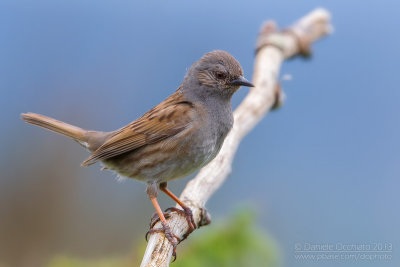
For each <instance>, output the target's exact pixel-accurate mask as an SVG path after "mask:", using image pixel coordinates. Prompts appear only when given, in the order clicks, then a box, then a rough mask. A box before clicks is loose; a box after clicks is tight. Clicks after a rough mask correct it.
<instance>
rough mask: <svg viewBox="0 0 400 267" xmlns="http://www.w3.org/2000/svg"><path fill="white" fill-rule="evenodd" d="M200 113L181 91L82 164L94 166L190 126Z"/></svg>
mask: <svg viewBox="0 0 400 267" xmlns="http://www.w3.org/2000/svg"><path fill="white" fill-rule="evenodd" d="M197 116H198V114H196V111H195V109H194V106H193V104H192V103H191V102H188V101H184V100H183V99H182V96H181V94H180V93H179V90H178V91H176V92H175V93H174V94H172V95H171V96H170V97H168V98H167V99H165V100H164V101H163V102H161V103H160V104H159V105H157V106H156V107H154V108H153V109H151V110H150V111H148V112H147V113H146V114H144V115H143V116H142V117H141V118H139V119H137V120H136V121H134V122H132V123H130V124H128V125H127V126H125V127H124V128H122V129H120V130H118V131H116V133H115V134H114V135H113V136H112V137H111V138H110V139H108V140H107V141H106V142H105V143H104V144H103V145H102V146H100V147H99V148H98V149H97V150H96V151H94V152H93V153H92V154H91V155H90V157H89V158H88V159H87V160H85V161H84V162H83V163H82V165H83V166H87V165H91V164H93V163H95V162H97V161H99V160H105V159H109V158H111V157H115V156H118V155H121V154H123V153H126V152H128V151H132V150H134V149H137V148H140V147H142V146H145V145H149V144H154V143H157V142H159V141H161V140H164V139H166V138H168V137H171V136H174V135H176V134H178V133H180V132H182V131H183V130H185V129H187V128H190V127H191V123H192V122H193V121H194V120H196V118H197Z"/></svg>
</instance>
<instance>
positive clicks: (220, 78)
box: [215, 71, 226, 80]
mask: <svg viewBox="0 0 400 267" xmlns="http://www.w3.org/2000/svg"><path fill="white" fill-rule="evenodd" d="M215 78H217V79H219V80H222V79H225V78H226V74H225V73H223V72H220V71H216V72H215Z"/></svg>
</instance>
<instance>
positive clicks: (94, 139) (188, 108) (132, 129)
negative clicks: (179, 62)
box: [22, 50, 253, 255]
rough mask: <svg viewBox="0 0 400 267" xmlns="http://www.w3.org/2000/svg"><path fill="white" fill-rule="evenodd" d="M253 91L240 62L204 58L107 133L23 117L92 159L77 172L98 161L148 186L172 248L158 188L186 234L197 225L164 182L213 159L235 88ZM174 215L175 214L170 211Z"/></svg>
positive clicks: (219, 54) (222, 55)
mask: <svg viewBox="0 0 400 267" xmlns="http://www.w3.org/2000/svg"><path fill="white" fill-rule="evenodd" d="M242 85H243V86H253V85H252V84H251V83H250V82H249V81H248V80H246V79H245V78H244V77H243V70H242V67H241V66H240V64H239V62H238V61H237V60H236V59H235V58H234V57H233V56H231V55H230V54H229V53H227V52H225V51H220V50H217V51H212V52H209V53H207V54H205V55H204V56H203V57H202V58H201V59H200V60H198V61H197V62H195V63H194V64H193V65H192V66H191V67H190V69H189V70H188V72H187V74H186V75H185V78H184V80H183V82H182V84H181V85H180V86H179V88H178V89H177V90H176V91H175V92H174V93H173V94H172V95H171V96H169V97H168V98H167V99H165V100H164V101H162V102H161V103H160V104H158V105H157V106H155V107H154V108H152V109H151V110H149V111H148V112H147V113H145V114H144V115H143V116H142V117H140V118H139V119H137V120H135V121H133V122H132V123H130V124H128V125H127V126H125V127H123V128H121V129H119V130H116V131H112V132H99V131H87V130H84V129H81V128H79V127H76V126H72V125H70V124H67V123H64V122H61V121H57V120H55V119H52V118H49V117H46V116H43V115H39V114H34V113H25V114H22V119H23V120H24V121H26V122H28V123H31V124H34V125H37V126H40V127H43V128H46V129H48V130H51V131H54V132H57V133H60V134H63V135H65V136H68V137H70V138H72V139H74V140H75V141H77V142H79V143H80V144H81V145H82V146H84V147H85V148H87V149H88V150H89V151H90V152H91V155H90V156H89V158H88V159H86V160H85V161H84V162H83V163H82V166H88V165H91V164H94V163H95V162H97V161H101V162H102V163H103V165H104V166H105V168H107V169H109V170H112V171H115V172H117V173H118V174H119V175H121V176H124V177H129V178H134V179H138V180H141V181H144V182H146V183H147V189H146V192H147V194H148V196H149V197H150V200H151V201H152V203H153V205H154V207H155V209H156V211H157V214H158V216H159V219H160V220H161V224H162V229H151V230H150V231H149V232H150V233H151V232H155V231H158V232H159V231H162V232H164V234H165V236H166V237H167V238H168V240H169V241H170V242H171V244H172V245H173V247H174V255H175V250H176V246H177V244H178V242H179V241H180V240H179V238H177V237H175V236H174V235H172V233H171V230H170V228H169V226H168V224H167V221H166V219H165V216H164V214H163V212H162V210H161V208H160V206H159V204H158V202H157V193H158V188H159V189H160V190H161V191H163V192H164V193H166V194H167V195H168V196H169V197H171V198H172V199H173V200H174V201H175V202H177V203H178V204H179V205H180V206H181V207H182V209H183V211H182V210H179V211H180V212H182V213H184V215H185V217H186V219H187V222H188V225H189V231H188V233H187V234H190V232H192V231H193V230H194V229H195V228H196V224H195V222H194V219H193V215H192V212H191V210H190V208H188V207H187V206H186V205H185V204H184V203H183V202H182V201H180V200H179V199H178V197H176V196H175V195H174V194H173V193H172V192H171V191H169V190H168V188H167V182H169V181H170V180H173V179H178V178H182V177H184V176H186V175H188V174H190V173H192V172H194V171H196V170H198V169H199V168H201V167H203V166H204V165H206V164H207V163H208V162H210V161H211V160H212V159H213V158H215V156H216V155H217V154H218V152H219V150H220V148H221V146H222V143H223V142H224V139H225V137H226V136H227V134H228V132H229V131H230V129H231V128H232V125H233V115H232V107H231V97H232V95H233V94H234V93H235V92H236V91H237V90H238V89H239V87H240V86H242ZM174 210H175V211H176V209H174Z"/></svg>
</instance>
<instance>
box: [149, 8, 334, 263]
mask: <svg viewBox="0 0 400 267" xmlns="http://www.w3.org/2000/svg"><path fill="white" fill-rule="evenodd" d="M331 29H332V28H331V25H330V14H329V13H328V12H327V11H326V10H324V9H316V10H314V11H312V12H311V13H309V14H308V15H306V16H305V17H303V18H302V19H300V20H299V21H298V22H296V23H295V24H294V25H292V26H291V27H290V28H288V29H287V30H283V31H278V30H277V28H276V26H275V23H274V22H267V23H265V24H264V25H263V26H262V28H261V32H260V35H259V37H258V41H257V47H256V51H257V53H256V57H255V63H254V74H253V84H254V85H255V87H253V88H251V89H250V92H249V93H248V95H247V96H246V97H245V99H244V100H243V101H242V103H241V104H240V105H239V107H238V108H237V109H236V110H235V112H234V118H235V122H234V125H233V129H232V130H231V131H230V133H229V134H228V136H227V138H226V139H225V142H224V144H223V146H222V149H221V151H220V152H219V154H218V156H217V157H216V158H215V159H214V160H213V161H212V162H210V163H209V164H208V165H207V166H205V167H204V168H202V169H201V170H200V172H199V174H198V175H197V176H196V177H195V178H194V179H193V180H191V181H190V182H189V183H188V184H187V186H186V188H185V189H184V191H183V193H182V195H181V197H180V199H181V200H183V201H184V202H185V203H186V204H187V205H188V206H189V207H190V208H191V209H192V211H193V216H194V220H195V222H196V223H197V225H200V226H201V225H206V224H208V223H209V222H210V217H209V215H208V213H207V211H206V210H205V208H204V205H205V203H206V202H207V200H208V199H209V198H210V197H211V195H212V194H214V192H215V191H216V190H217V189H218V188H219V187H220V186H221V185H222V183H223V182H224V181H225V179H226V178H227V177H228V175H229V174H230V172H231V164H232V161H233V157H234V156H235V152H236V150H237V148H238V146H239V143H240V141H241V140H242V139H243V137H244V136H245V135H246V134H247V133H248V132H249V131H250V130H251V129H253V127H254V126H255V125H256V124H257V123H258V122H259V121H260V120H261V119H262V118H263V117H264V116H265V115H266V114H267V112H268V111H269V110H270V109H271V108H273V107H276V106H277V105H280V104H281V103H282V102H283V93H282V92H281V90H280V86H279V81H278V75H279V70H280V67H281V64H282V62H283V60H285V59H287V58H290V57H294V56H297V55H303V56H307V55H309V53H310V51H309V45H310V44H311V43H312V42H314V41H316V40H318V39H320V38H321V37H323V36H324V35H326V34H328V33H330V32H331ZM168 224H169V226H170V227H171V230H172V233H174V234H175V235H177V236H179V237H182V236H183V235H184V233H186V231H187V229H188V226H187V223H186V219H185V218H184V217H183V216H181V215H179V214H176V213H172V216H171V217H170V218H169V219H168ZM155 227H156V228H159V227H160V223H157V224H156V225H155ZM189 238H190V237H189ZM171 255H172V246H171V244H170V243H169V242H168V240H167V239H166V238H165V236H164V235H163V234H159V233H157V234H152V235H151V237H150V239H149V242H148V245H147V248H146V252H145V255H144V258H143V261H142V264H141V266H142V267H145V266H146V267H147V266H157V267H159V266H169V263H170V260H171Z"/></svg>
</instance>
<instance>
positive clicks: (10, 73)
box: [0, 0, 400, 266]
mask: <svg viewBox="0 0 400 267" xmlns="http://www.w3.org/2000/svg"><path fill="white" fill-rule="evenodd" d="M320 6H323V7H324V8H326V9H328V10H329V11H330V12H331V13H332V15H333V25H334V28H335V31H334V34H333V35H331V36H329V37H328V38H325V39H324V40H322V41H320V42H318V43H316V44H315V45H314V46H313V51H314V56H313V57H312V59H311V60H302V59H294V60H291V61H288V62H285V63H284V65H283V67H282V71H281V75H283V74H287V73H288V74H291V75H292V77H293V79H292V80H291V81H285V82H283V88H284V91H285V93H286V95H287V100H286V102H285V104H284V106H283V107H282V108H281V109H280V110H278V111H275V112H273V113H270V114H269V115H268V116H267V117H266V118H265V119H264V120H263V121H262V122H261V123H260V124H259V125H258V126H257V127H256V128H255V129H254V131H253V132H251V133H250V134H249V135H248V136H247V137H246V138H245V140H244V141H243V142H242V144H241V146H240V149H239V151H238V153H237V156H236V158H235V162H234V166H233V172H232V175H231V177H230V178H229V179H228V180H227V182H226V183H225V184H224V185H223V187H222V188H221V189H220V190H219V191H218V192H217V193H216V194H215V195H214V196H213V197H212V199H211V200H210V201H209V202H208V204H207V205H208V208H209V209H210V212H211V213H212V215H213V218H214V219H215V220H218V218H222V217H224V216H226V215H228V214H230V213H231V212H232V211H233V210H234V209H235V207H237V206H238V205H241V204H242V203H247V205H252V206H254V208H255V209H256V210H257V213H258V215H259V225H260V226H262V227H263V228H264V229H265V231H267V232H269V233H270V235H271V236H272V237H273V238H274V239H275V240H276V242H277V244H278V246H279V247H280V249H281V251H282V255H283V264H284V266H399V264H400V260H399V256H400V254H399V252H398V251H399V247H400V230H399V227H398V226H399V225H400V213H399V204H400V197H399V194H398V190H399V186H400V181H399V179H400V164H399V163H400V140H399V137H400V127H399V123H398V122H399V114H400V105H399V99H400V90H399V84H400V75H399V74H398V71H399V62H400V53H399V50H398V49H399V47H400V35H399V34H398V33H399V28H400V20H399V10H400V4H399V2H398V1H394V0H393V1H361V0H356V1H338V0H335V1H331V0H329V1H323V2H319V1H312V0H305V1H288V0H282V1H252V0H250V1H227V0H224V1H198V2H190V3H189V2H183V1H168V2H165V1H164V2H163V1H152V2H149V1H145V2H134V1H8V0H5V1H2V2H1V3H0V91H1V97H0V106H1V112H0V121H1V125H2V127H1V131H0V137H1V138H0V148H1V151H2V153H0V172H1V176H0V177H1V178H0V201H1V203H2V204H0V217H1V216H2V217H3V218H2V219H1V220H2V221H3V223H0V236H3V238H1V239H0V247H1V246H6V245H5V244H6V243H7V244H8V245H7V246H10V243H11V246H15V248H18V247H21V244H20V243H19V242H21V240H24V239H23V238H22V235H21V237H20V239H18V238H16V239H15V240H12V242H11V239H13V238H14V236H13V235H9V236H7V235H6V233H9V232H10V231H11V230H10V229H14V231H15V232H16V233H19V234H20V233H21V231H20V230H21V229H24V228H25V227H28V226H29V227H33V226H32V225H35V226H34V227H33V228H34V229H35V231H36V232H38V233H47V231H50V230H48V229H47V230H46V229H41V226H40V225H42V224H41V223H40V220H39V221H38V219H35V218H37V217H38V216H39V215H37V214H36V213H35V212H34V211H35V210H36V208H37V207H38V206H35V205H36V204H34V203H36V202H35V201H34V200H35V199H36V200H38V199H39V200H40V201H39V200H38V201H37V205H39V206H41V207H42V206H43V203H45V205H44V206H45V208H44V210H43V211H42V212H43V214H47V215H48V214H54V212H55V211H56V212H57V213H56V214H57V216H56V217H58V218H63V219H62V220H61V219H59V221H57V220H55V222H57V223H55V224H51V225H52V226H53V227H54V228H57V229H58V231H56V230H54V229H53V228H52V229H53V230H52V231H53V232H51V233H57V234H56V235H54V234H49V235H48V236H47V239H46V241H43V243H44V244H43V247H44V248H45V250H46V251H47V252H48V251H50V252H48V254H50V255H52V253H60V251H61V252H68V253H72V254H74V255H82V256H87V255H89V256H93V255H94V256H96V255H102V254H103V253H110V254H113V255H114V254H118V253H125V252H126V251H128V250H129V244H131V243H132V240H136V239H139V238H142V234H143V233H144V232H145V231H146V228H147V222H148V219H149V218H150V216H151V214H152V213H153V209H152V207H151V203H149V202H148V199H147V197H146V195H145V193H144V185H143V184H141V183H139V182H137V181H126V182H124V183H117V182H115V180H114V179H113V175H111V174H110V173H107V172H99V171H98V168H97V167H90V168H80V167H79V164H80V162H81V161H83V160H84V159H85V158H86V156H87V154H86V152H85V151H84V150H82V149H80V148H79V146H77V145H75V144H74V143H73V142H71V141H70V140H67V139H66V138H63V137H59V136H56V135H55V134H52V133H47V132H45V131H42V130H40V129H37V128H35V127H31V126H27V125H25V124H24V123H22V121H21V120H20V119H19V114H20V113H21V112H27V111H30V112H36V113H42V114H46V115H49V116H52V117H55V118H57V119H60V120H65V121H67V122H70V123H73V124H76V125H78V126H82V127H85V128H88V129H98V130H113V129H116V128H119V127H121V126H123V125H125V124H127V123H128V122H130V121H132V120H133V119H135V118H137V117H139V116H140V115H141V114H142V113H144V112H145V111H146V110H148V109H149V108H151V107H152V106H154V105H155V104H157V103H159V102H160V101H162V100H163V99H164V98H165V97H166V96H168V95H169V94H170V93H171V92H173V91H174V90H175V89H176V88H177V87H178V86H179V84H180V82H181V81H182V78H183V76H184V74H185V72H186V70H187V68H188V67H189V66H190V65H191V64H192V63H193V62H194V61H195V60H197V59H199V58H200V57H201V56H202V55H203V54H204V53H205V52H208V51H210V50H213V49H223V50H226V51H229V52H230V53H231V54H233V55H234V56H235V57H236V58H237V59H238V60H239V61H240V63H241V64H242V66H243V68H244V71H245V75H246V76H247V77H249V78H251V76H252V67H253V59H254V45H255V40H256V37H257V33H258V30H259V28H260V25H261V23H262V22H263V21H264V20H266V19H274V20H276V21H277V23H278V24H279V25H280V26H282V27H285V26H288V25H290V24H291V23H293V22H294V21H295V20H297V19H298V18H300V17H301V16H303V15H305V14H306V13H308V12H309V11H311V10H312V9H314V8H316V7H320ZM247 92H248V89H246V88H243V89H241V90H240V92H238V93H237V94H236V95H235V96H234V99H233V105H234V106H236V105H237V104H238V103H240V101H241V100H242V99H243V97H244V96H245V94H246V93H247ZM43 169H48V170H49V171H44V170H43ZM72 177H74V178H72ZM187 180H188V179H187V178H186V179H184V180H182V181H177V182H175V183H172V184H171V186H172V187H171V188H172V189H173V190H174V191H176V192H177V193H178V192H180V190H181V189H182V188H183V187H184V185H185V183H186V182H187ZM54 188H55V189H56V191H53V190H55V189H54ZM57 190H58V191H57ZM49 192H50V193H49ZM51 192H63V193H54V194H52V193H51ZM49 199H52V200H51V201H50V200H49ZM60 199H61V200H60ZM62 199H68V201H64V202H63V200H62ZM56 200H57V201H56ZM162 202H163V203H164V204H163V206H165V207H167V206H168V205H170V204H171V203H170V202H169V201H168V200H167V199H166V198H162ZM52 203H53V204H54V205H53V206H52ZM61 204H62V205H63V206H60V205H61ZM47 208H49V209H47ZM17 209H21V210H22V211H21V212H20V213H18V212H15V210H17ZM29 212H31V213H32V214H31V213H29ZM5 221H6V222H5ZM33 221H35V224H34V223H32V222H33ZM88 225H90V226H88ZM35 227H36V228H35ZM132 228H133V229H132ZM18 229H20V230H18ZM38 229H39V230H38ZM59 229H62V231H61V232H62V233H60V231H59ZM35 231H34V232H35ZM132 231H133V232H132ZM28 232H29V231H27V234H28ZM11 233H13V232H12V231H11ZM127 233H128V234H127ZM78 236H80V237H82V236H83V237H84V238H83V239H84V240H83V241H81V242H79V244H76V243H74V240H76V238H77V237H78ZM35 238H38V237H36V235H33V237H32V240H37V239H35ZM105 238H106V239H107V240H108V243H107V244H103V243H104V242H102V240H104V239H105ZM39 239H40V238H39ZM18 240H20V241H18ZM40 240H41V239H40ZM60 240H61V241H60ZM338 242H339V243H347V244H364V243H371V242H382V243H385V242H386V243H391V244H393V253H392V254H391V255H392V257H393V258H392V259H391V260H387V261H380V260H378V261H376V260H375V261H358V262H355V261H320V262H317V261H305V260H303V261H302V260H296V259H295V258H294V254H295V252H294V246H295V244H297V243H300V244H304V243H317V244H321V243H332V244H336V243H338ZM46 244H47V245H46ZM48 244H51V246H52V249H49V248H47V247H46V246H49V245H48ZM127 246H128V247H127ZM23 247H24V248H25V249H26V250H29V249H30V246H29V244H24V245H23ZM10 251H11V250H10ZM10 253H11V252H10ZM27 254H28V255H29V253H27ZM2 258H4V259H6V261H8V260H9V259H10V258H11V256H10V254H9V253H8V254H7V255H6V254H4V253H3V254H1V253H0V263H1V261H2V260H1V259H2ZM27 258H29V257H28V256H27Z"/></svg>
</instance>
